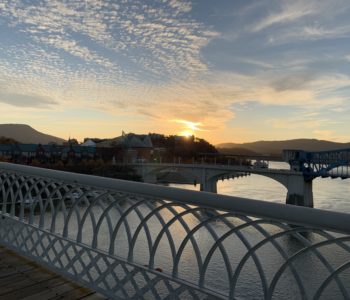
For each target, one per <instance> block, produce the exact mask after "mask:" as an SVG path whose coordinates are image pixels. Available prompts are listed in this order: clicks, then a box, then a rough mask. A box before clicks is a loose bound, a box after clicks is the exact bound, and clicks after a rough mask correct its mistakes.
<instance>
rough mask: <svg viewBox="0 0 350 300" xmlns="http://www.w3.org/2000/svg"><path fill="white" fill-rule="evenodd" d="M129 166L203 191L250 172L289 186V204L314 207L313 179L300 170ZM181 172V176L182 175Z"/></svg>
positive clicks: (148, 178) (148, 177) (151, 179)
mask: <svg viewBox="0 0 350 300" xmlns="http://www.w3.org/2000/svg"><path fill="white" fill-rule="evenodd" d="M129 165H130V166H132V167H133V168H134V169H136V170H137V172H138V174H139V175H140V176H141V177H142V179H143V181H144V182H147V183H157V182H161V181H162V180H164V177H165V175H166V176H167V177H168V181H169V177H170V182H173V183H191V184H193V183H195V184H200V190H201V191H205V192H211V193H216V192H217V181H219V180H227V179H230V178H238V177H241V176H247V175H250V174H257V175H262V176H266V177H269V178H271V179H273V180H276V181H277V182H279V183H280V184H282V185H283V186H284V187H286V189H287V196H286V203H287V204H295V205H302V206H307V207H313V195H312V181H305V180H304V175H303V172H301V171H294V170H282V169H268V168H254V167H250V166H243V165H240V166H237V165H219V164H216V165H210V164H166V163H162V164H159V163H155V164H148V163H147V164H145V163H142V164H129ZM169 174H178V176H177V177H175V176H169ZM179 174H180V175H181V177H179ZM174 177H175V178H174ZM181 178H182V181H181Z"/></svg>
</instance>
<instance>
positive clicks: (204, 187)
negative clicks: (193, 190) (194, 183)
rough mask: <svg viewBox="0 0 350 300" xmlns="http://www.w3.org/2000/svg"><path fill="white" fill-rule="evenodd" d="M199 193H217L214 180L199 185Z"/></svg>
mask: <svg viewBox="0 0 350 300" xmlns="http://www.w3.org/2000/svg"><path fill="white" fill-rule="evenodd" d="M200 191H201V192H210V193H217V192H218V191H217V186H216V179H214V178H212V179H209V180H205V181H203V182H202V183H201V184H200Z"/></svg>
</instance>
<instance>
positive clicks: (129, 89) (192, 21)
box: [0, 0, 350, 143]
mask: <svg viewBox="0 0 350 300" xmlns="http://www.w3.org/2000/svg"><path fill="white" fill-rule="evenodd" d="M349 15H350V1H349V0H332V1H329V0H305V1H298V0H288V1H283V0H275V1H273V0H259V1H249V0H215V1H214V0H196V1H187V0H152V1H151V0H120V1H117V0H113V1H112V0H111V1H108V0H74V1H71V0H70V1H68V0H67V1H63V0H61V1H57V0H45V1H43V0H42V1H34V0H21V1H18V0H0V26H1V30H0V112H1V121H0V122H1V123H25V124H29V125H31V126H33V127H34V128H36V129H38V130H40V131H43V132H46V133H50V134H53V135H57V136H60V137H63V138H68V136H69V135H70V136H73V137H76V138H78V139H79V140H82V139H83V138H84V137H87V136H90V137H92V136H93V137H115V136H119V135H120V134H121V131H122V130H124V131H126V132H135V133H148V132H158V133H165V134H176V133H183V134H185V133H194V134H195V135H196V136H198V137H203V138H205V139H208V140H209V141H210V142H212V143H220V142H230V141H232V142H247V141H254V140H283V139H291V138H302V137H303V138H318V139H329V140H334V141H342V142H346V141H350V131H349V128H350V99H349V98H350V97H349V95H350V77H349V76H350V39H349V38H350V18H349Z"/></svg>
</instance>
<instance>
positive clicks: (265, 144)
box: [215, 138, 350, 154]
mask: <svg viewBox="0 0 350 300" xmlns="http://www.w3.org/2000/svg"><path fill="white" fill-rule="evenodd" d="M215 147H216V148H217V149H218V150H219V151H220V150H221V151H224V152H227V151H228V150H229V149H238V148H241V149H244V150H247V151H253V152H256V153H258V154H281V153H282V151H283V150H284V149H296V150H305V151H328V150H337V149H344V148H350V142H349V143H339V142H332V141H327V140H318V139H306V138H301V139H291V140H280V141H264V140H262V141H256V142H249V143H221V144H217V145H215Z"/></svg>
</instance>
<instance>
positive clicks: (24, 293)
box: [0, 246, 106, 300]
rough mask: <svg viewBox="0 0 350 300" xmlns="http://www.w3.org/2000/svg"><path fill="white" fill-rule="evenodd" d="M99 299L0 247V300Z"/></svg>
mask: <svg viewBox="0 0 350 300" xmlns="http://www.w3.org/2000/svg"><path fill="white" fill-rule="evenodd" d="M16 299H25V300H44V299H45V300H48V299H51V300H57V299H81V300H102V299H106V297H104V296H102V295H100V294H97V293H96V292H94V291H91V290H89V289H87V288H85V287H81V286H79V285H77V284H76V283H73V282H72V281H70V280H67V279H65V278H64V277H62V276H60V275H57V274H55V273H53V272H51V271H48V270H47V269H44V268H42V267H41V266H39V265H38V264H36V263H35V262H32V261H30V260H28V259H26V258H24V257H22V256H19V255H17V254H15V253H14V252H13V251H10V250H7V249H6V248H4V247H2V246H0V300H16Z"/></svg>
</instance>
